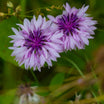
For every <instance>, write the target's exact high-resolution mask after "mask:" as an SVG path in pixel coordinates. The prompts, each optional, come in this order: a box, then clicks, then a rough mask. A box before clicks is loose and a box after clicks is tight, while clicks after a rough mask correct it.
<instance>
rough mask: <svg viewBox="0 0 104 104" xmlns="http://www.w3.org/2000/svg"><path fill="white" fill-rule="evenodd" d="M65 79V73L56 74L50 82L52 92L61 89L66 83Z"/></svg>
mask: <svg viewBox="0 0 104 104" xmlns="http://www.w3.org/2000/svg"><path fill="white" fill-rule="evenodd" d="M64 77H65V74H64V73H58V74H56V75H55V76H54V77H53V78H52V80H51V82H50V86H49V88H50V90H55V89H57V88H58V87H60V86H61V85H62V83H63V81H64Z"/></svg>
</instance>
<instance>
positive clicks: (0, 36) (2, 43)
mask: <svg viewBox="0 0 104 104" xmlns="http://www.w3.org/2000/svg"><path fill="white" fill-rule="evenodd" d="M16 23H19V20H18V19H17V18H16V17H14V16H12V17H9V18H8V19H6V20H4V21H2V22H0V57H1V58H2V59H4V60H5V61H8V62H11V63H13V64H15V65H17V64H16V62H15V61H14V57H11V52H12V51H11V50H10V49H8V47H10V46H12V44H10V40H11V39H10V38H9V37H8V36H10V35H13V34H14V33H13V32H12V29H11V27H16Z"/></svg>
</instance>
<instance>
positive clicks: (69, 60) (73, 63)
mask: <svg viewBox="0 0 104 104" xmlns="http://www.w3.org/2000/svg"><path fill="white" fill-rule="evenodd" d="M65 59H66V60H67V61H68V62H70V63H71V64H72V65H73V66H74V67H75V68H76V69H77V71H78V72H79V74H80V75H81V76H82V77H83V78H85V76H84V74H83V73H82V71H81V69H80V68H79V67H78V66H77V64H76V63H75V62H74V61H72V60H71V59H68V58H65Z"/></svg>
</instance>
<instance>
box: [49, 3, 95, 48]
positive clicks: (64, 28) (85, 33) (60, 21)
mask: <svg viewBox="0 0 104 104" xmlns="http://www.w3.org/2000/svg"><path fill="white" fill-rule="evenodd" d="M88 7H89V6H86V7H85V6H82V8H80V9H77V8H75V7H73V8H71V7H70V6H69V4H68V3H66V5H64V8H65V11H63V14H62V15H59V16H57V17H53V16H51V15H48V18H49V19H50V20H51V21H52V22H53V27H54V31H56V32H57V33H58V34H59V33H60V34H63V36H62V37H61V40H62V41H63V47H64V50H72V49H76V47H77V48H78V49H83V48H84V47H85V44H86V45H89V40H88V39H93V37H92V36H91V35H94V30H95V29H96V27H95V26H94V25H95V24H96V23H97V21H95V20H92V19H93V18H92V17H88V14H86V13H85V12H86V11H87V9H88Z"/></svg>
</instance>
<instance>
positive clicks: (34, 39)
mask: <svg viewBox="0 0 104 104" xmlns="http://www.w3.org/2000/svg"><path fill="white" fill-rule="evenodd" d="M45 42H46V36H43V34H42V31H40V30H38V31H33V33H32V32H30V34H29V37H28V38H27V39H25V44H24V46H26V47H27V48H28V49H29V48H31V52H32V51H34V52H37V51H38V50H39V49H42V46H43V45H45Z"/></svg>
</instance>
